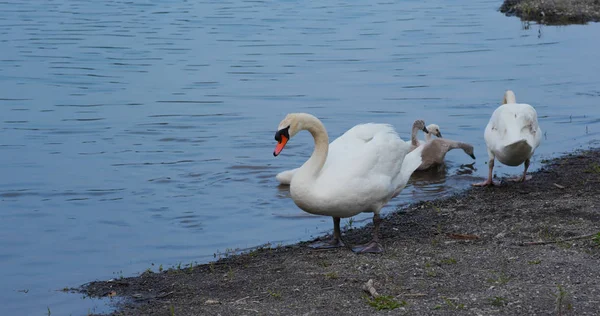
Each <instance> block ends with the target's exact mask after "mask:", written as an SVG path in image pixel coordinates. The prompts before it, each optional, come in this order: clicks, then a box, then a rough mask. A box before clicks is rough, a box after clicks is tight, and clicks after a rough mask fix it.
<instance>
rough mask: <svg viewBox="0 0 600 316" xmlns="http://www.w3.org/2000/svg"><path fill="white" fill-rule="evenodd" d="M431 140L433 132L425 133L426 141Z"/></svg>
mask: <svg viewBox="0 0 600 316" xmlns="http://www.w3.org/2000/svg"><path fill="white" fill-rule="evenodd" d="M430 140H431V133H425V141H426V142H428V141H430Z"/></svg>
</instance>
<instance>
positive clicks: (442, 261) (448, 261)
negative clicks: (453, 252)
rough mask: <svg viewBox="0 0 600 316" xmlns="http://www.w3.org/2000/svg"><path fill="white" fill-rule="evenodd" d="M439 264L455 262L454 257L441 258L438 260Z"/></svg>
mask: <svg viewBox="0 0 600 316" xmlns="http://www.w3.org/2000/svg"><path fill="white" fill-rule="evenodd" d="M440 264H447V265H450V264H456V259H454V258H446V259H442V260H440Z"/></svg>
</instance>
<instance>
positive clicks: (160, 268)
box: [158, 264, 163, 272]
mask: <svg viewBox="0 0 600 316" xmlns="http://www.w3.org/2000/svg"><path fill="white" fill-rule="evenodd" d="M162 271H163V266H162V264H161V265H159V266H158V272H162Z"/></svg>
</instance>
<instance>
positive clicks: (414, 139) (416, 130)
mask: <svg viewBox="0 0 600 316" xmlns="http://www.w3.org/2000/svg"><path fill="white" fill-rule="evenodd" d="M417 133H419V127H418V126H417V124H413V127H412V132H411V133H410V142H411V144H412V145H413V146H419V140H418V139H417ZM425 137H430V136H429V134H427V135H426V136H425ZM427 140H429V139H427Z"/></svg>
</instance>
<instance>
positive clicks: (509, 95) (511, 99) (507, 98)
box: [502, 90, 517, 104]
mask: <svg viewBox="0 0 600 316" xmlns="http://www.w3.org/2000/svg"><path fill="white" fill-rule="evenodd" d="M509 103H517V97H516V96H515V93H514V92H512V91H511V90H506V92H504V99H502V104H509Z"/></svg>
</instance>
